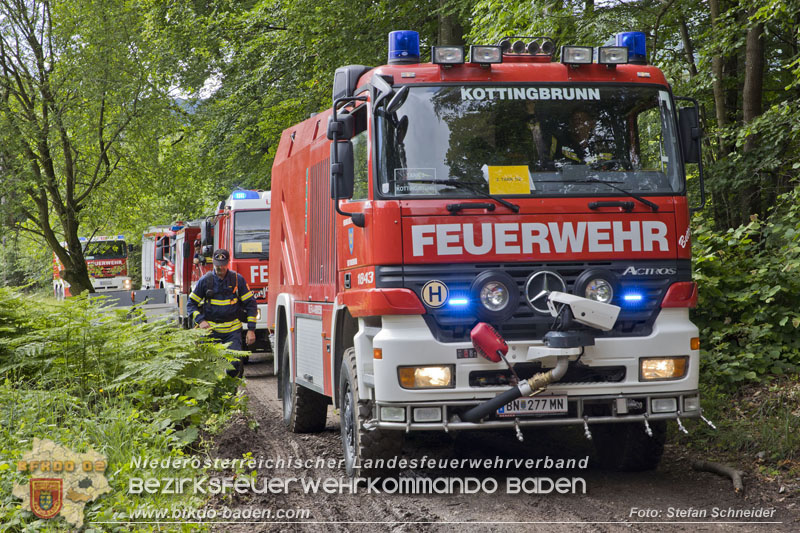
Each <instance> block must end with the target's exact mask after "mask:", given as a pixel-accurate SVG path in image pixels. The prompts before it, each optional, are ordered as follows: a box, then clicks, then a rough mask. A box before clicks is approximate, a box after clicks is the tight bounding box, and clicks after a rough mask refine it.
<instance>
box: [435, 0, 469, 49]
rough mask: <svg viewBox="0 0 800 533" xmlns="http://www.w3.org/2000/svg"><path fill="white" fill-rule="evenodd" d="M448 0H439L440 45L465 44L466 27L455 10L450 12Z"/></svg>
mask: <svg viewBox="0 0 800 533" xmlns="http://www.w3.org/2000/svg"><path fill="white" fill-rule="evenodd" d="M449 3H450V2H449V1H448V0H439V32H438V33H439V35H438V38H439V42H438V44H439V45H461V46H463V45H464V28H463V26H462V25H461V21H460V20H459V18H458V14H457V13H455V12H452V11H451V12H448V11H447V8H448V4H449Z"/></svg>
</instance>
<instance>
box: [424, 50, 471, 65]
mask: <svg viewBox="0 0 800 533" xmlns="http://www.w3.org/2000/svg"><path fill="white" fill-rule="evenodd" d="M431 62H432V63H434V64H437V65H456V64H459V63H463V62H464V47H463V46H433V47H431Z"/></svg>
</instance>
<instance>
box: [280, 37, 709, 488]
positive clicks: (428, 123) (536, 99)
mask: <svg viewBox="0 0 800 533" xmlns="http://www.w3.org/2000/svg"><path fill="white" fill-rule="evenodd" d="M553 52H554V45H553V42H552V41H550V40H549V39H546V38H536V37H519V38H510V39H507V40H505V41H504V42H503V43H500V44H499V45H496V46H495V45H493V46H472V47H471V48H470V50H469V60H467V59H466V51H465V50H464V48H462V47H454V46H445V47H433V49H432V50H431V56H432V62H431V63H425V64H422V63H420V62H419V41H418V38H417V37H416V33H415V32H393V33H392V34H391V35H390V54H389V64H388V65H384V66H381V67H378V68H368V67H364V66H360V65H355V66H347V67H342V68H339V69H337V71H336V73H335V77H334V82H333V85H334V87H333V100H334V101H333V106H332V108H331V109H328V110H327V111H325V112H323V113H320V114H319V115H316V116H313V117H312V118H310V119H308V120H306V121H304V122H302V123H300V124H297V125H295V126H292V127H290V128H288V129H287V130H286V131H284V132H283V135H282V137H281V141H280V146H279V148H278V151H277V154H276V157H275V164H274V167H273V172H272V194H273V196H272V200H273V204H274V205H273V210H272V223H271V230H272V254H271V257H270V274H271V276H270V285H269V315H268V321H269V323H270V324H271V327H272V328H274V334H275V342H276V350H275V353H276V369H277V372H278V373H279V375H280V387H279V395H280V396H281V397H282V399H283V413H284V421H285V423H286V424H287V426H288V427H289V429H290V430H292V431H318V430H322V429H323V428H324V426H325V417H326V410H327V405H329V404H330V403H333V404H334V405H335V406H336V407H338V408H339V412H340V413H341V415H340V416H341V431H342V442H343V449H344V454H345V459H346V464H347V471H348V473H349V474H350V475H358V473H359V472H362V471H363V470H362V469H366V468H369V466H370V464H372V465H373V466H375V465H379V463H378V462H376V461H374V460H376V459H381V458H382V457H384V458H385V457H386V456H387V455H391V454H392V453H396V452H397V451H398V450H399V445H400V443H401V442H402V436H403V435H404V434H405V433H406V432H409V431H458V430H463V429H470V430H474V429H484V428H492V429H497V428H508V429H509V431H514V432H516V433H517V434H518V435H520V436H521V435H522V433H521V431H520V428H524V427H531V426H548V425H578V426H581V427H582V428H583V429H584V432H585V434H586V435H587V437H591V438H592V439H593V442H594V443H595V445H596V447H597V451H598V455H599V457H600V458H601V459H602V460H603V461H604V462H606V463H607V464H609V465H610V466H612V467H615V468H619V469H627V470H642V469H650V468H654V467H655V466H656V465H657V464H658V462H659V459H660V456H661V453H662V450H663V446H664V435H665V426H666V422H667V421H669V420H677V422H678V423H680V422H681V419H682V418H685V417H698V416H700V399H699V395H698V366H699V338H698V329H697V327H696V326H695V325H694V324H693V323H692V322H691V321H690V318H689V309H690V308H691V307H693V306H695V305H696V299H697V292H696V284H695V283H694V282H693V281H692V280H691V264H690V260H691V252H690V248H691V245H690V229H689V215H690V205H689V201H688V198H687V185H686V170H685V168H686V164H687V163H691V164H696V163H699V162H700V153H699V150H700V129H699V125H698V119H697V117H698V108H697V104H696V103H694V102H691V101H688V100H687V99H679V98H677V97H674V96H673V95H672V92H671V89H670V86H669V84H668V83H667V80H666V79H665V77H664V74H663V73H662V72H661V71H660V70H659V69H657V68H655V67H653V66H651V65H648V64H647V63H646V57H645V55H646V51H645V36H644V34H642V33H637V32H627V33H622V34H619V35H617V36H616V42H615V45H613V46H604V47H598V48H592V47H582V46H563V47H562V48H561V49H560V60H559V61H554V60H553V59H552V55H553ZM678 102H685V103H684V104H683V105H682V106H679V105H678ZM698 167H699V165H698ZM698 170H699V176H700V178H701V179H700V181H701V182H702V168H699V169H698ZM701 189H702V187H701ZM331 197H333V201H332V200H331ZM489 341H491V342H489ZM487 346H490V348H487ZM368 459H369V460H373V463H369V464H368V463H365V461H366V460H368Z"/></svg>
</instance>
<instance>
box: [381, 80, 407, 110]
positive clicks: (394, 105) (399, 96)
mask: <svg viewBox="0 0 800 533" xmlns="http://www.w3.org/2000/svg"><path fill="white" fill-rule="evenodd" d="M406 98H408V85H403V86H402V87H400V89H399V90H398V91H397V92H396V93H395V95H394V96H392V99H391V100H389V103H388V104H386V112H387V113H388V114H390V115H391V114H392V113H394V112H395V111H397V110H398V109H399V108H400V106H401V105H403V104H404V103H405V102H406Z"/></svg>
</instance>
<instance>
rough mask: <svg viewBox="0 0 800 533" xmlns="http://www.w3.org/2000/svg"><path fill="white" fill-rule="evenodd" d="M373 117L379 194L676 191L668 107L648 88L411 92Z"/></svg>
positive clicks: (663, 95) (677, 170) (660, 93)
mask: <svg viewBox="0 0 800 533" xmlns="http://www.w3.org/2000/svg"><path fill="white" fill-rule="evenodd" d="M376 115H377V117H378V118H377V125H378V128H377V131H378V135H377V141H378V142H377V155H378V161H379V163H378V179H379V183H378V187H379V191H380V193H381V194H382V195H384V196H403V197H406V196H423V197H424V196H434V195H435V196H451V197H452V196H461V197H464V196H474V195H475V193H474V192H472V191H470V190H469V189H468V188H465V187H458V188H455V187H452V186H447V184H446V183H444V184H441V185H440V184H438V183H429V182H430V181H432V180H435V181H445V182H446V181H448V180H459V181H461V182H462V183H466V184H470V185H471V186H473V188H479V189H480V190H483V191H485V192H488V193H490V194H498V195H504V196H511V195H517V196H578V195H587V194H593V195H594V194H600V195H622V194H624V193H623V192H621V191H619V190H613V189H611V188H609V187H606V186H604V184H601V183H597V181H598V180H600V181H607V182H609V183H613V184H616V186H617V187H618V188H620V189H622V190H624V191H628V192H633V193H642V194H675V193H679V192H682V191H683V179H682V178H681V166H680V158H679V154H680V152H679V149H678V146H677V138H676V133H675V124H674V113H673V109H672V102H671V99H670V96H669V93H668V92H667V91H666V90H663V89H659V88H655V87H642V86H596V87H594V86H571V87H557V86H554V85H548V86H536V85H524V86H521V85H515V86H506V87H500V86H448V87H411V88H410V90H409V93H408V96H407V98H406V99H405V102H404V103H403V104H402V106H400V107H399V108H398V109H397V110H395V112H393V113H391V114H387V113H385V112H384V110H383V109H382V108H381V109H378V111H377V112H376ZM415 181H416V183H415ZM581 182H584V183H581Z"/></svg>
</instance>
